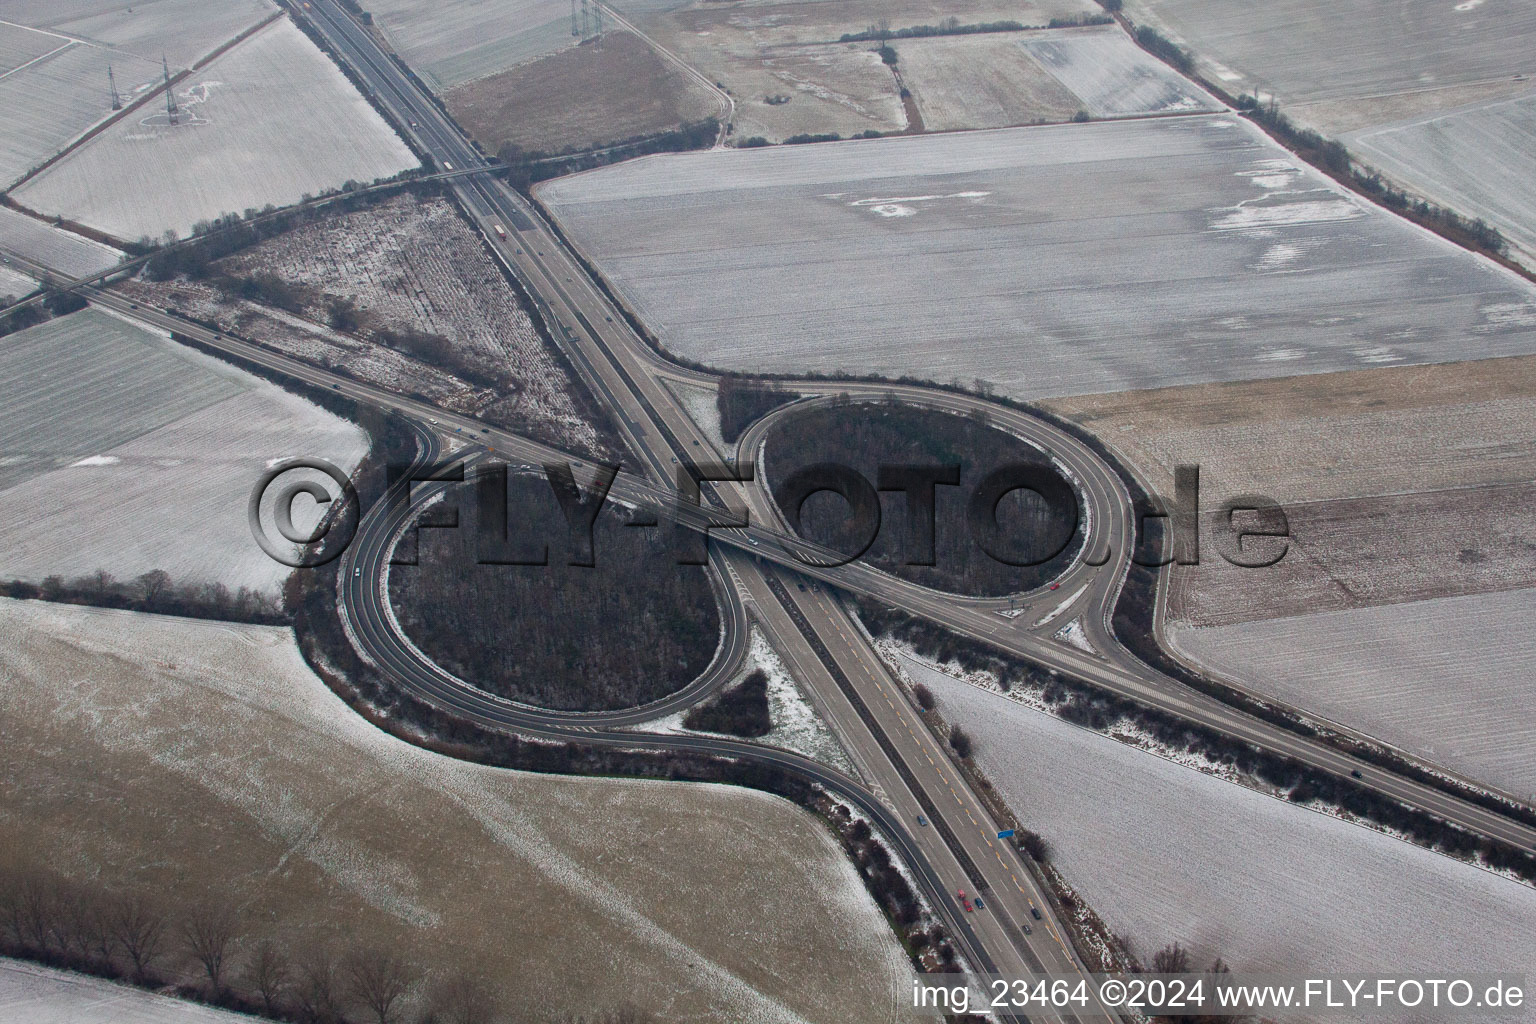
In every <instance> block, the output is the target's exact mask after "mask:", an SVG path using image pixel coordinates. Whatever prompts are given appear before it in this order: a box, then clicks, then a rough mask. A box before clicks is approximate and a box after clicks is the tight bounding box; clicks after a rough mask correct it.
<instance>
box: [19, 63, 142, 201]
mask: <svg viewBox="0 0 1536 1024" xmlns="http://www.w3.org/2000/svg"><path fill="white" fill-rule="evenodd" d="M48 38H49V39H50V40H52V41H53V42H54V43H55V45H56V46H57V47H59V48H58V49H52V48H50V50H49V51H48V53H47V54H46V56H43V57H41V58H39V59H37V60H35V61H33V62H31V63H29V64H25V65H24V66H22V67H21V68H20V69H18V70H15V71H12V72H10V73H9V74H7V75H5V76H4V77H3V78H0V182H3V183H4V184H6V185H10V184H11V183H13V182H15V181H16V180H17V179H18V178H20V177H21V176H22V175H23V174H25V173H26V172H27V171H29V170H31V169H32V168H34V167H36V166H37V165H38V164H40V163H42V162H43V161H44V160H46V159H47V158H48V157H50V156H52V155H53V154H54V153H56V152H58V151H59V150H60V149H63V148H64V146H65V144H67V143H68V142H70V141H71V140H72V139H74V138H76V137H77V136H79V135H80V134H81V133H82V132H84V131H86V130H87V129H88V128H90V127H92V126H93V125H95V124H97V123H99V122H101V121H103V120H105V119H106V118H108V117H109V116H111V114H112V103H111V100H110V98H109V96H108V90H107V65H108V64H111V65H112V72H113V74H114V75H115V76H116V77H117V89H118V92H119V93H120V94H121V95H122V96H123V97H124V98H125V100H127V99H130V98H132V97H134V96H136V95H138V94H139V93H140V92H142V91H144V90H145V89H147V88H149V87H150V86H152V85H153V84H154V83H156V82H158V81H160V80H161V71H160V64H159V62H158V61H148V60H144V59H143V58H142V57H135V56H133V55H132V54H130V53H114V52H111V51H109V50H105V49H102V48H101V47H98V46H90V45H87V44H85V43H77V42H72V41H71V40H69V39H65V38H61V37H59V36H51V35H50V36H48Z"/></svg>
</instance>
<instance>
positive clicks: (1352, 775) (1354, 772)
mask: <svg viewBox="0 0 1536 1024" xmlns="http://www.w3.org/2000/svg"><path fill="white" fill-rule="evenodd" d="M1349 777H1350V778H1352V779H1363V778H1365V776H1364V775H1361V774H1360V769H1359V768H1355V769H1352V770H1351V771H1350V773H1349Z"/></svg>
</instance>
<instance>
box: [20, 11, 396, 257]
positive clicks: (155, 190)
mask: <svg viewBox="0 0 1536 1024" xmlns="http://www.w3.org/2000/svg"><path fill="white" fill-rule="evenodd" d="M177 99H178V101H179V102H182V103H185V104H186V105H187V106H188V107H189V110H190V113H191V114H193V115H195V116H192V117H190V119H184V120H183V121H182V123H180V124H177V125H172V124H169V123H168V122H167V119H166V115H165V113H164V112H163V111H160V112H158V113H157V112H156V111H155V109H154V108H153V106H146V107H145V108H143V109H141V110H137V111H134V112H133V113H132V114H131V115H130V116H128V117H126V118H124V119H123V120H122V121H120V122H119V123H117V124H115V125H113V126H112V127H111V128H110V129H108V130H107V131H105V132H103V133H102V134H101V135H99V136H97V137H96V138H94V139H92V140H91V141H90V142H88V143H87V144H85V145H84V146H82V147H81V148H80V149H79V150H78V151H77V152H75V153H72V154H70V155H69V156H68V157H67V158H66V159H64V160H62V161H60V162H59V163H57V164H55V165H54V166H52V167H50V168H49V169H48V170H47V171H45V172H43V173H42V174H40V175H38V176H37V177H36V178H33V179H32V180H31V181H28V182H27V183H26V184H25V185H24V186H22V187H21V188H20V189H18V190H17V191H16V198H17V200H18V201H19V202H21V203H22V204H23V205H25V206H28V207H31V208H32V209H35V210H39V211H41V212H44V213H49V214H61V215H63V216H64V217H66V218H67V219H70V220H74V221H78V222H80V223H82V224H87V225H89V226H91V227H94V228H97V229H99V230H101V231H105V232H107V233H108V234H110V235H113V236H115V237H117V238H122V239H137V238H140V237H141V236H146V235H147V236H149V237H152V238H158V237H160V235H161V234H162V233H163V232H164V231H166V230H172V231H175V232H177V233H178V234H180V235H186V234H187V233H188V232H190V231H191V229H192V227H193V225H194V224H196V223H197V222H198V221H203V220H210V219H212V218H215V217H218V216H220V215H222V214H226V213H240V212H243V211H245V210H247V209H251V208H261V207H264V206H266V205H268V204H273V205H277V206H286V205H288V204H290V203H294V202H297V201H298V200H299V199H301V198H302V197H303V196H304V195H305V194H316V193H320V192H324V191H326V190H329V189H334V188H338V187H340V186H341V185H342V184H343V183H344V182H346V181H348V180H355V181H361V182H369V181H373V180H375V179H377V178H386V177H390V176H392V175H394V174H398V173H399V172H401V171H404V170H407V169H409V168H412V167H415V166H417V163H418V161H417V160H416V158H415V156H414V155H412V153H411V151H410V149H409V148H407V146H406V145H405V143H404V142H402V141H401V140H400V138H399V137H398V136H397V135H395V133H394V131H393V130H392V129H391V128H390V127H389V125H388V124H386V123H385V121H384V119H383V118H382V117H380V116H379V114H378V113H377V112H376V111H375V110H374V109H373V108H372V107H371V106H369V104H368V101H367V100H365V99H364V98H363V97H362V95H361V94H359V93H358V92H357V90H356V89H354V88H353V87H352V85H351V83H350V82H348V81H347V79H346V77H345V76H344V75H343V74H342V73H341V71H340V69H338V68H337V67H336V66H335V65H334V64H332V63H331V62H330V60H329V59H328V58H327V57H326V56H325V55H324V54H323V53H321V52H320V50H319V49H317V48H316V47H315V45H314V44H313V43H311V42H310V41H309V39H308V38H306V37H305V35H304V34H303V33H302V32H301V31H299V29H298V28H297V27H296V26H295V25H293V23H292V22H290V21H288V20H286V19H284V20H281V21H278V22H276V23H274V24H272V25H270V26H268V27H266V28H264V29H262V30H261V31H260V32H258V33H256V34H255V35H254V36H252V37H251V38H249V39H247V40H245V41H243V42H241V43H240V44H239V45H237V46H236V47H234V49H232V50H230V51H229V52H228V53H225V54H223V55H221V56H220V57H219V58H218V59H217V60H215V61H213V62H212V63H211V64H209V65H208V66H207V67H206V68H204V69H202V70H201V71H199V72H197V73H195V74H194V75H193V76H192V77H191V78H189V79H187V80H185V81H184V82H183V83H181V84H180V85H178V86H177Z"/></svg>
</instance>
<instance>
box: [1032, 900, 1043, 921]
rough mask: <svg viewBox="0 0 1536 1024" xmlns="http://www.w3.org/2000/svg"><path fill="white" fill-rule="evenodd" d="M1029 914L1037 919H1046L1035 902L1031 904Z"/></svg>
mask: <svg viewBox="0 0 1536 1024" xmlns="http://www.w3.org/2000/svg"><path fill="white" fill-rule="evenodd" d="M1029 916H1030V917H1032V918H1034V919H1035V920H1036V921H1043V920H1045V918H1043V917H1041V916H1040V908H1039V907H1037V906H1035V905H1034V904H1033V903H1031V904H1030V905H1029Z"/></svg>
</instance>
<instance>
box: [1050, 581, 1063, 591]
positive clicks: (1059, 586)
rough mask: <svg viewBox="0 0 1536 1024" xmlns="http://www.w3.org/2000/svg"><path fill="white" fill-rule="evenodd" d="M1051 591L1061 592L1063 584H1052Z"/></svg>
mask: <svg viewBox="0 0 1536 1024" xmlns="http://www.w3.org/2000/svg"><path fill="white" fill-rule="evenodd" d="M1051 589H1052V590H1060V589H1061V583H1060V582H1057V583H1052V584H1051Z"/></svg>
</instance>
